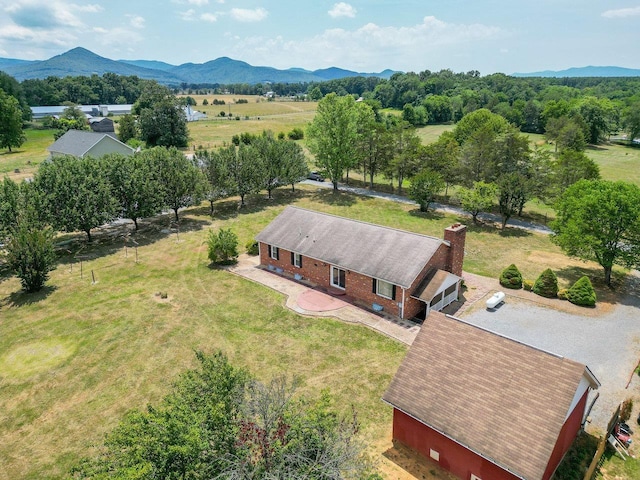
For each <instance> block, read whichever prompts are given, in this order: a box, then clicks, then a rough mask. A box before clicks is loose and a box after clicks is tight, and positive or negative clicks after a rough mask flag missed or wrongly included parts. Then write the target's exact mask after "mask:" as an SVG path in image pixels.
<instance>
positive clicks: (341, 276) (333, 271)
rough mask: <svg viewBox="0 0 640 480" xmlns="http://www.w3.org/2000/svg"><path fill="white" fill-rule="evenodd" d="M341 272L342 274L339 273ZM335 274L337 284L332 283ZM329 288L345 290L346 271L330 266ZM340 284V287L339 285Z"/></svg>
mask: <svg viewBox="0 0 640 480" xmlns="http://www.w3.org/2000/svg"><path fill="white" fill-rule="evenodd" d="M341 272H342V273H341ZM336 273H337V274H338V283H334V279H335V277H336ZM330 281H331V286H332V287H335V288H339V289H340V290H345V289H346V288H347V271H346V270H344V269H342V268H340V267H336V266H334V265H331V278H330ZM341 282H342V285H340V283H341Z"/></svg>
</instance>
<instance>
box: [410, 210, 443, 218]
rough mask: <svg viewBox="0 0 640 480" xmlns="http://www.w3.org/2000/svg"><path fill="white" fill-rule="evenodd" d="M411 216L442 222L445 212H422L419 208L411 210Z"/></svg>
mask: <svg viewBox="0 0 640 480" xmlns="http://www.w3.org/2000/svg"><path fill="white" fill-rule="evenodd" d="M409 215H411V216H412V217H418V218H424V219H425V220H442V219H443V218H444V217H445V214H444V212H441V211H440V210H427V211H426V212H421V211H420V209H419V208H412V209H411V210H409Z"/></svg>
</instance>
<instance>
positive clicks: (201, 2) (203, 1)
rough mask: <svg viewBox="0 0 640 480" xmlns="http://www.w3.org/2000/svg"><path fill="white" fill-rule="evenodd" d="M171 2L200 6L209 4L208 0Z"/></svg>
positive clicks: (173, 1) (174, 0)
mask: <svg viewBox="0 0 640 480" xmlns="http://www.w3.org/2000/svg"><path fill="white" fill-rule="evenodd" d="M171 3H177V4H178V5H185V4H188V5H195V6H197V7H202V6H204V5H208V4H209V0H171Z"/></svg>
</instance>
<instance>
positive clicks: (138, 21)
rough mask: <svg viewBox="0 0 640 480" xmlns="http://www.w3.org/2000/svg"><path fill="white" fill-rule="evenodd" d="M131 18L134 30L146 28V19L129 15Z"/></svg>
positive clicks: (130, 21) (130, 22)
mask: <svg viewBox="0 0 640 480" xmlns="http://www.w3.org/2000/svg"><path fill="white" fill-rule="evenodd" d="M127 17H129V19H130V20H129V24H130V25H131V26H132V27H133V28H144V22H145V19H144V18H143V17H141V16H140V15H127Z"/></svg>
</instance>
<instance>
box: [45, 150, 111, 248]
mask: <svg viewBox="0 0 640 480" xmlns="http://www.w3.org/2000/svg"><path fill="white" fill-rule="evenodd" d="M35 182H36V186H37V190H38V191H39V192H40V193H41V195H42V198H43V208H44V211H45V215H46V218H47V219H48V221H49V222H50V223H51V225H52V226H53V227H54V228H55V229H56V230H61V231H66V232H74V231H78V230H79V231H83V232H85V233H86V234H87V240H88V241H91V230H92V229H93V228H96V227H99V226H100V225H104V224H105V223H108V222H111V221H113V220H114V219H115V218H116V216H117V210H118V203H117V201H116V199H115V198H114V197H113V196H112V193H111V186H110V185H109V181H108V180H107V176H106V174H105V172H104V171H102V168H101V163H100V162H99V161H96V159H94V158H91V157H85V158H76V157H72V156H61V157H55V158H53V159H52V160H51V161H49V162H44V163H43V164H42V165H41V166H40V168H39V170H38V173H37V174H36V176H35Z"/></svg>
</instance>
